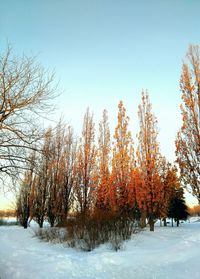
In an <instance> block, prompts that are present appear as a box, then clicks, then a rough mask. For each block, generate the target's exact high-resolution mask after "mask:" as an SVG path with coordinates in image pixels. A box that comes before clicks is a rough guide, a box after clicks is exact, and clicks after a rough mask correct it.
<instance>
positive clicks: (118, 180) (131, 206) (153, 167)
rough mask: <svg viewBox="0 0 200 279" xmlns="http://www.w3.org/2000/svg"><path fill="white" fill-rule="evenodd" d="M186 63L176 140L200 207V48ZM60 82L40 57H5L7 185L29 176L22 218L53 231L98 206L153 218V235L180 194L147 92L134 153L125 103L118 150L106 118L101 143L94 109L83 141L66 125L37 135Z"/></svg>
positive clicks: (3, 166) (0, 157) (0, 132)
mask: <svg viewBox="0 0 200 279" xmlns="http://www.w3.org/2000/svg"><path fill="white" fill-rule="evenodd" d="M187 59H188V61H186V62H184V63H183V69H182V75H181V80H180V88H181V92H182V105H181V111H182V117H183V125H182V127H181V130H180V131H179V133H178V136H177V139H176V155H177V163H178V166H179V168H180V179H181V182H182V183H183V185H184V187H186V188H188V187H189V188H190V190H191V192H192V194H193V195H194V196H195V197H196V198H197V199H198V201H199V202H200V179H199V178H200V168H199V166H200V161H199V160H200V74H199V73H200V58H199V47H198V46H190V48H189V51H188V54H187ZM53 84H54V78H53V75H52V74H49V73H48V72H46V71H45V70H44V69H43V68H42V67H41V66H40V65H38V64H37V63H35V60H34V59H32V58H27V57H25V56H24V57H22V58H15V57H13V56H12V53H11V49H10V48H8V49H7V51H6V52H5V53H4V54H3V55H1V56H0V173H1V176H0V179H1V182H2V184H3V183H5V182H6V184H8V183H10V178H12V179H14V180H15V179H18V178H19V177H20V173H21V171H22V170H23V172H24V179H23V183H22V184H21V189H20V194H19V198H18V213H19V216H22V215H21V212H26V214H25V215H24V216H29V215H31V216H34V218H36V216H38V217H37V218H38V222H40V223H41V224H42V223H43V219H44V218H45V217H47V216H48V219H49V221H50V223H51V225H53V224H54V223H55V221H56V222H59V221H62V220H63V218H66V216H67V213H68V212H69V210H71V209H72V208H73V209H74V208H76V210H78V211H80V212H81V213H82V214H83V215H84V214H87V212H88V211H91V210H94V209H95V208H98V209H103V210H110V211H111V210H112V211H121V212H123V211H130V210H133V211H134V212H138V209H139V211H140V212H141V216H142V217H141V219H142V220H145V217H148V219H149V223H150V227H151V230H153V225H154V221H155V219H156V218H158V217H161V216H165V215H166V211H167V207H168V205H169V200H170V197H172V194H171V193H170V192H171V190H170V191H169V189H171V188H175V189H176V187H177V186H174V185H178V184H179V183H177V181H178V178H177V173H176V170H175V168H174V167H172V166H170V165H169V164H168V163H167V162H166V160H165V158H164V157H163V156H162V155H161V154H160V151H159V144H158V142H157V134H158V131H157V120H156V118H155V116H154V115H153V113H152V108H151V104H150V101H149V97H148V95H147V94H146V93H143V94H142V101H141V104H140V106H139V112H138V114H139V123H140V132H139V134H138V146H137V148H135V149H134V146H133V142H132V138H131V133H130V131H129V128H128V122H129V119H128V117H127V116H126V110H125V108H124V106H123V103H122V102H120V104H119V112H118V124H117V126H116V129H115V134H114V142H113V144H111V138H110V131H109V128H108V118H107V112H104V113H103V119H102V121H101V123H100V128H99V138H98V143H97V142H95V130H94V122H93V117H92V115H91V114H90V112H89V110H88V111H87V112H86V114H85V118H84V124H83V132H82V137H81V139H80V140H77V139H75V137H74V135H73V130H72V128H71V127H63V125H62V123H59V125H58V126H57V128H56V131H55V130H54V129H48V130H47V131H46V132H45V133H43V131H42V130H40V129H38V119H37V117H36V116H38V117H39V116H40V115H41V114H43V113H44V112H47V110H48V108H49V106H48V101H49V100H51V99H52V98H53V97H54V96H55V88H54V87H53ZM35 119H36V120H35ZM44 134H45V136H44ZM41 145H42V146H41ZM2 184H1V185H2ZM172 185H173V187H172ZM172 192H173V191H172ZM169 193H170V194H169ZM24 205H26V206H25V209H24V208H23V206H24ZM25 223H26V222H25Z"/></svg>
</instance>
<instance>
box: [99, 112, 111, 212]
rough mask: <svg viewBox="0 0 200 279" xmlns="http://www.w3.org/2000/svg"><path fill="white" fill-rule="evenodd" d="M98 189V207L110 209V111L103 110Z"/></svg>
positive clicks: (100, 126)
mask: <svg viewBox="0 0 200 279" xmlns="http://www.w3.org/2000/svg"><path fill="white" fill-rule="evenodd" d="M98 144H99V145H98V169H99V170H98V174H99V179H98V189H97V202H96V205H97V208H100V209H103V210H108V209H110V195H109V193H110V192H109V185H110V184H109V182H110V170H109V167H110V151H111V146H110V130H109V125H108V113H107V111H106V110H104V111H103V117H102V120H101V122H100V123H99V138H98Z"/></svg>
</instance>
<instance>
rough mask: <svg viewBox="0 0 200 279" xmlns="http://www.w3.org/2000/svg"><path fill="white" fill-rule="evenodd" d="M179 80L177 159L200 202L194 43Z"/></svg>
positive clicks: (199, 94) (198, 56)
mask: <svg viewBox="0 0 200 279" xmlns="http://www.w3.org/2000/svg"><path fill="white" fill-rule="evenodd" d="M187 58H188V63H186V62H184V63H183V67H182V74H181V80H180V89H181V92H182V105H181V113H182V127H181V130H180V131H179V132H178V135H177V139H176V155H177V162H178V164H179V167H180V176H181V180H182V182H183V185H184V186H185V188H187V189H189V191H190V192H191V193H192V194H193V195H194V197H196V198H197V200H198V202H199V203H200V51H199V46H193V45H191V46H190V47H189V50H188V53H187Z"/></svg>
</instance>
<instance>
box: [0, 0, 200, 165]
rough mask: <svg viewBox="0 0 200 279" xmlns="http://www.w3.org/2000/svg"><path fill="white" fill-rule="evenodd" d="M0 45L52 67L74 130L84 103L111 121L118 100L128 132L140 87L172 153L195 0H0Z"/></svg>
mask: <svg viewBox="0 0 200 279" xmlns="http://www.w3.org/2000/svg"><path fill="white" fill-rule="evenodd" d="M0 10H1V12H0V50H1V51H3V50H4V49H5V46H6V42H7V41H8V42H9V43H10V44H11V45H12V47H13V50H14V52H15V53H16V54H17V55H20V54H22V53H25V54H27V55H38V60H39V61H40V62H41V63H42V64H43V65H44V66H45V67H49V68H50V69H55V71H56V75H57V79H59V80H60V88H61V90H62V91H63V94H62V95H61V96H60V98H59V100H58V101H57V103H58V107H59V110H58V112H57V117H59V115H60V113H61V112H62V113H63V114H64V115H65V119H66V121H69V122H70V123H71V124H72V125H73V126H74V128H75V130H76V131H77V133H79V132H80V129H81V122H82V118H83V114H84V112H85V110H86V107H87V106H90V109H91V110H92V111H93V112H94V115H95V120H96V121H97V122H98V121H99V118H100V114H101V112H102V110H103V109H104V108H106V109H108V111H109V117H110V125H111V127H112V128H113V127H114V126H115V124H116V114H117V104H118V101H119V100H120V99H122V100H123V101H124V104H125V106H126V108H127V113H128V115H129V116H130V118H131V123H130V124H131V127H130V128H131V130H132V132H133V135H135V134H136V133H137V132H138V124H137V121H138V120H137V106H138V103H139V100H140V93H141V90H142V89H143V88H144V89H146V88H147V89H148V90H149V94H150V97H151V101H152V103H153V110H154V112H155V114H156V116H157V117H158V121H159V128H160V136H159V139H160V142H161V150H162V152H163V153H164V155H166V156H167V158H168V159H169V160H174V140H175V135H176V132H177V129H178V127H179V126H180V111H179V104H180V100H181V98H180V92H179V78H180V71H181V63H182V59H183V58H184V56H185V53H186V51H187V48H188V45H189V44H190V43H193V44H200V17H199V11H200V1H198V0H166V1H165V0H146V1H144V0H143V1H142V0H138V1H135V0H132V1H131V0H71V1H67V0H57V1H56V0H4V1H3V0H0Z"/></svg>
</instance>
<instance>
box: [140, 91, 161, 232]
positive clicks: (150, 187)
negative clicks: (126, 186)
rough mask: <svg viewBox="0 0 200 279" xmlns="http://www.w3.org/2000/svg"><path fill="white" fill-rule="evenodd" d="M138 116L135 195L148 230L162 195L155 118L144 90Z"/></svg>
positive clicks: (156, 215) (153, 221) (153, 220)
mask: <svg viewBox="0 0 200 279" xmlns="http://www.w3.org/2000/svg"><path fill="white" fill-rule="evenodd" d="M138 116H139V124H140V132H139V135H138V141H139V145H138V150H137V157H138V164H139V170H140V174H141V179H142V181H141V183H140V185H139V187H136V196H137V202H138V206H139V208H140V209H141V210H142V211H143V213H144V212H145V213H146V214H147V217H148V220H149V225H150V230H151V231H154V223H155V220H156V218H158V217H159V210H160V202H161V201H162V196H163V184H162V181H161V177H160V175H159V174H160V163H161V155H160V151H159V144H158V141H157V134H158V130H157V119H156V118H155V116H154V114H153V113H152V107H151V103H150V100H149V96H148V94H147V93H146V94H145V93H144V92H142V101H141V104H140V105H139V110H138ZM144 215H145V214H144Z"/></svg>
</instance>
